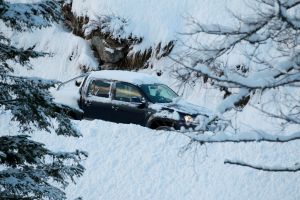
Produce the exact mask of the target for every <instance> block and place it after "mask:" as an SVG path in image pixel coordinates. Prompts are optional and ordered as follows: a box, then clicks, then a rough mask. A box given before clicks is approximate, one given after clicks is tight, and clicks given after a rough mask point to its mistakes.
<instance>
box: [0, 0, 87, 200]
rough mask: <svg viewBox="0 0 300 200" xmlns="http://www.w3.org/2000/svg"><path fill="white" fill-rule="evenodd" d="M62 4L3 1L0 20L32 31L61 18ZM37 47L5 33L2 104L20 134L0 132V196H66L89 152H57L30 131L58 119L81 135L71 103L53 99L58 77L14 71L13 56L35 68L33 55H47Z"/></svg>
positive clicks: (0, 56)
mask: <svg viewBox="0 0 300 200" xmlns="http://www.w3.org/2000/svg"><path fill="white" fill-rule="evenodd" d="M59 8H60V7H59V5H58V4H57V3H56V2H55V1H41V2H40V3H35V4H22V3H16V4H11V3H7V2H5V1H3V0H0V20H2V21H3V22H4V23H5V24H6V26H9V27H11V28H12V29H14V30H16V31H27V30H28V31H29V30H30V29H31V28H33V27H38V28H41V27H45V26H49V25H51V23H52V22H58V21H59V20H60V19H61V14H60V9H59ZM33 49H34V47H32V48H28V49H22V48H17V47H14V46H12V45H11V44H10V40H9V39H8V38H6V37H5V36H4V34H3V33H1V32H0V91H1V93H0V109H1V110H6V111H10V112H11V114H12V116H13V117H12V120H15V121H17V122H19V124H20V129H19V134H20V133H21V135H15V136H8V133H1V135H2V136H1V137H0V164H2V169H3V170H2V171H0V199H65V198H66V195H65V193H64V191H63V189H64V188H65V187H66V186H67V185H68V183H69V181H73V182H74V180H75V177H79V176H81V175H82V174H83V172H84V167H83V166H82V165H81V164H80V161H81V160H82V158H85V157H87V153H86V152H83V151H76V152H58V153H56V152H52V151H50V150H49V149H47V148H46V147H45V146H44V145H43V144H41V143H38V142H35V141H33V140H31V139H30V137H29V136H28V135H25V134H27V133H32V132H34V131H38V130H44V131H47V132H51V130H53V129H54V124H57V126H55V127H56V129H55V132H56V133H57V134H58V135H65V136H74V137H79V136H81V135H80V133H79V132H78V131H77V130H76V129H75V128H74V127H73V126H72V123H71V121H70V119H69V118H68V116H67V112H68V111H69V110H70V108H68V107H65V106H62V105H58V104H56V103H54V102H53V98H52V97H51V95H50V93H49V91H48V89H49V88H50V87H51V86H54V84H55V83H56V82H55V81H52V80H42V79H38V78H26V77H19V76H15V75H14V74H13V72H14V69H13V65H12V64H9V63H8V61H10V63H19V64H21V65H23V66H24V67H27V68H30V59H33V58H36V57H40V56H45V55H47V54H46V53H43V52H36V51H34V50H33Z"/></svg>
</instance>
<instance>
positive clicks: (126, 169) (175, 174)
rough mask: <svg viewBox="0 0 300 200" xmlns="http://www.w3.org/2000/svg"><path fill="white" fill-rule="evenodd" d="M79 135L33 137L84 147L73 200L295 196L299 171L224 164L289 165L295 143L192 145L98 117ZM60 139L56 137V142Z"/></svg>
mask: <svg viewBox="0 0 300 200" xmlns="http://www.w3.org/2000/svg"><path fill="white" fill-rule="evenodd" d="M78 127H79V129H80V130H81V131H82V133H83V138H81V139H79V140H78V139H70V138H65V137H58V136H54V135H40V134H38V135H35V136H34V139H37V140H38V141H42V142H45V143H46V144H47V146H49V147H50V148H51V149H55V150H68V149H69V150H70V149H71V150H74V149H84V150H86V151H88V152H89V158H88V159H87V160H86V161H84V166H85V167H86V172H85V174H84V176H83V177H82V178H80V179H79V180H78V182H77V185H70V186H69V187H68V188H67V194H68V197H69V198H70V199H74V198H75V197H78V196H82V197H84V199H90V200H97V199H110V200H112V199H114V200H121V199H127V200H137V199H149V200H150V199H157V200H166V199H178V200H193V199H195V200H197V199H208V200H215V199H228V200H229V199H230V200H240V199H249V200H250V199H251V200H280V199H284V200H296V199H299V198H300V193H299V185H300V176H299V174H298V173H270V172H261V171H256V170H253V169H249V168H243V167H235V166H230V165H224V164H223V162H224V160H225V159H233V160H236V159H237V160H238V159H241V160H244V161H246V162H251V163H254V164H265V165H271V166H272V165H275V166H291V165H293V164H294V161H295V160H297V159H298V158H299V154H300V150H299V148H297V147H298V146H299V142H292V143H290V144H279V145H278V144H270V143H269V144H268V143H260V144H247V145H245V144H210V145H203V146H200V145H193V146H191V149H187V150H185V147H186V145H187V144H188V143H189V139H187V138H186V137H185V136H183V135H181V134H179V133H175V132H159V131H154V130H150V129H147V128H144V127H140V126H136V125H125V124H114V123H110V122H104V121H99V120H94V121H81V122H78ZM58 141H59V142H58Z"/></svg>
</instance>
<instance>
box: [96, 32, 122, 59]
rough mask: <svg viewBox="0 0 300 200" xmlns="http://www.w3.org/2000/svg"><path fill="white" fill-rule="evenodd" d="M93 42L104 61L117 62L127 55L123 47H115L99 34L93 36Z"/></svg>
mask: <svg viewBox="0 0 300 200" xmlns="http://www.w3.org/2000/svg"><path fill="white" fill-rule="evenodd" d="M91 44H92V46H93V47H95V48H96V50H97V54H98V57H99V58H100V59H101V60H102V61H103V62H104V63H117V62H119V61H120V60H121V59H123V58H124V57H125V55H124V52H123V48H122V47H120V48H113V47H111V46H109V44H108V43H107V42H106V41H105V40H104V39H102V38H100V37H99V36H94V37H92V39H91Z"/></svg>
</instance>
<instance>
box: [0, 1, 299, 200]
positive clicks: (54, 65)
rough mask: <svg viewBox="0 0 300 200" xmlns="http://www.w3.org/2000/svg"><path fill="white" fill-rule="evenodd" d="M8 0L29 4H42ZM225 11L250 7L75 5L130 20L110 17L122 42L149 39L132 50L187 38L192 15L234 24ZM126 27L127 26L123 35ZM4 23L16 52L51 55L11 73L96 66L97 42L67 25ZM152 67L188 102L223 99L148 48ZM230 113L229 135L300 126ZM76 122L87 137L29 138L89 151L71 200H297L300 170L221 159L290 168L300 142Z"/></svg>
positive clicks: (87, 12)
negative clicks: (210, 139)
mask: <svg viewBox="0 0 300 200" xmlns="http://www.w3.org/2000/svg"><path fill="white" fill-rule="evenodd" d="M9 2H11V3H16V2H21V3H24V2H25V3H32V2H39V0H10V1H9ZM66 2H69V1H66ZM228 9H230V10H233V11H238V12H239V13H240V14H241V15H247V13H248V14H249V13H250V12H251V11H249V10H248V9H246V7H245V3H244V2H242V1H240V0H233V1H232V0H222V1H220V0H182V1H170V0H150V1H147V2H146V1H145V2H143V1H139V0H109V1H107V0H84V1H83V0H73V4H72V12H73V13H74V15H75V16H88V17H89V18H90V20H97V17H101V16H114V17H121V18H124V19H125V20H126V21H125V22H124V21H119V20H118V19H119V18H113V19H115V21H112V23H111V27H110V31H111V32H113V33H114V34H115V35H114V36H115V37H116V38H118V39H122V38H128V37H131V36H135V37H141V38H143V40H142V42H141V43H138V44H135V45H133V48H132V49H130V52H129V54H131V53H132V54H134V53H135V52H138V51H139V50H142V51H143V50H145V49H147V48H153V49H155V47H156V46H157V45H158V44H159V43H161V44H162V45H167V44H168V43H169V42H170V41H184V40H185V39H184V37H182V35H180V34H179V33H183V32H186V31H190V30H192V27H191V26H189V21H188V19H189V18H190V17H194V18H196V19H197V20H199V21H200V22H201V23H205V24H210V23H221V24H222V25H230V24H232V23H234V22H235V21H234V20H233V16H232V15H231V14H230V13H229V12H228ZM122 23H125V24H126V26H124V28H122V32H118V30H120V26H122V25H123V24H122ZM0 27H1V32H3V34H4V35H5V36H6V37H8V38H10V39H11V43H12V44H13V45H15V46H17V47H20V48H29V47H32V46H34V50H36V51H43V52H47V53H49V55H46V56H45V57H39V58H36V59H31V60H30V63H31V67H32V69H29V70H28V69H26V68H23V67H21V66H19V65H16V69H15V71H14V74H15V75H20V76H26V77H39V78H44V79H50V80H57V81H66V80H69V79H71V78H73V77H74V76H76V75H80V74H81V73H82V72H83V71H91V70H98V69H99V63H98V60H97V58H96V56H95V54H94V52H93V49H92V48H91V46H92V45H91V43H92V42H91V40H90V39H86V38H84V37H80V36H78V35H75V34H73V33H72V32H71V31H70V30H69V29H68V28H67V27H66V26H65V24H63V23H59V24H57V23H53V25H52V26H51V27H46V28H42V29H38V28H36V29H33V30H32V31H26V32H17V31H15V30H12V29H10V28H9V27H7V26H6V25H5V24H4V23H3V22H2V21H1V22H0ZM87 27H88V26H87ZM86 31H88V29H86ZM207 39H208V38H207ZM186 42H187V43H188V42H190V41H186ZM177 44H178V45H177ZM181 51H182V46H180V45H179V42H178V43H176V44H175V47H174V49H173V51H172V54H171V55H172V56H173V55H177V54H178V53H180V52H181ZM238 59H240V58H237V60H238ZM149 63H151V66H152V68H150V67H149V68H146V69H140V70H139V71H140V72H141V73H147V74H151V75H154V76H156V74H157V72H162V75H161V76H159V77H157V78H158V79H160V80H161V81H162V82H164V83H166V84H167V85H169V86H170V87H171V88H172V89H174V90H175V91H177V92H178V93H179V94H180V95H182V96H183V97H184V98H186V99H187V100H188V101H190V102H192V103H195V104H197V105H200V106H203V107H206V108H209V109H211V110H216V109H217V107H218V105H219V102H220V101H221V100H222V97H223V94H222V93H220V92H219V90H217V89H216V88H214V87H212V86H210V85H208V84H203V83H202V82H196V83H195V84H194V85H190V86H188V87H186V88H185V90H184V89H183V87H180V86H182V85H181V83H180V82H179V80H178V79H176V77H175V76H174V73H173V70H174V69H175V68H176V65H175V64H174V61H172V60H171V59H169V58H168V57H162V58H160V59H158V58H157V57H155V56H154V55H153V54H152V55H151V57H150V59H149ZM10 65H15V63H13V62H11V63H10ZM100 67H101V65H100ZM72 84H73V83H72ZM73 89H74V87H73V86H70V85H69V87H68V86H67V87H66V90H65V93H64V92H60V93H56V95H57V96H56V97H59V98H61V97H63V98H62V100H60V103H64V102H63V101H65V102H66V103H67V102H68V100H65V99H64V96H63V95H64V94H65V95H66V96H67V97H68V95H69V94H68V90H69V92H70V90H71V93H72V90H73ZM51 91H52V92H53V91H54V89H51ZM54 92H55V91H54ZM73 94H74V93H73ZM274 94H275V95H276V91H275V92H274V91H273V92H270V94H268V96H267V97H268V98H265V99H260V98H259V97H256V98H254V99H253V100H252V102H251V103H257V102H258V103H264V102H267V101H269V100H270V99H272V98H273V95H274ZM73 100H74V99H73ZM1 113H2V114H1V115H0V132H2V131H4V130H5V131H6V130H9V133H11V135H14V134H15V133H14V131H15V130H16V129H17V127H18V124H17V123H15V122H12V121H11V120H10V119H11V115H10V112H8V111H4V110H3V111H2V110H1ZM232 116H234V117H233V118H234V120H233V122H232V123H233V124H232V128H231V129H230V131H231V133H233V134H234V133H235V131H244V132H251V131H256V130H263V131H264V132H270V133H272V134H277V135H280V134H281V135H286V134H288V133H290V132H299V126H290V127H288V128H287V129H285V130H282V124H281V121H280V120H279V119H274V118H269V117H267V116H266V115H265V114H263V113H261V112H258V110H257V109H256V108H254V107H251V106H248V107H245V109H244V110H243V112H239V111H238V110H235V111H232V112H230V113H228V114H227V116H225V117H232ZM73 123H74V124H75V126H76V127H77V128H78V130H79V131H80V132H81V133H82V135H83V137H81V138H79V139H78V138H68V137H63V136H57V135H55V134H48V133H45V132H43V131H39V132H37V133H34V134H33V139H35V140H36V141H40V142H42V143H45V144H46V146H47V147H49V148H50V149H51V150H55V151H72V150H76V149H81V150H85V151H87V152H88V153H89V157H88V158H87V159H86V160H84V161H83V166H84V167H85V168H86V171H85V173H84V175H83V177H81V178H79V179H77V180H76V182H77V184H70V185H69V186H68V187H67V188H66V193H67V197H68V199H75V198H77V197H83V199H88V200H97V199H105V200H106V199H107V200H108V199H109V200H121V199H128V200H138V199H149V200H150V199H157V200H165V199H178V200H193V199H195V200H196V199H207V200H215V199H224V200H233V199H234V200H235V199H236V200H239V199H249V200H281V199H284V200H296V199H300V190H299V189H300V172H295V173H289V172H281V173H278V172H264V171H258V170H254V169H250V168H247V167H240V166H234V165H228V164H224V161H225V160H226V159H229V160H242V161H244V162H247V163H249V162H250V163H253V164H255V165H258V166H260V165H266V166H275V167H286V166H288V167H293V166H295V163H298V164H299V158H300V148H299V145H300V141H299V140H296V141H292V142H288V143H282V144H281V143H279V144H278V143H268V142H260V143H238V144H235V143H218V144H203V145H200V144H195V143H194V144H192V145H190V146H189V143H190V138H188V137H187V136H185V135H184V134H182V133H179V132H166V131H155V130H151V129H148V128H145V127H141V126H138V125H133V124H129V125H126V124H116V123H112V122H105V121H101V120H82V121H75V120H74V121H73Z"/></svg>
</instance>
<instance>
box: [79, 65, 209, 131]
mask: <svg viewBox="0 0 300 200" xmlns="http://www.w3.org/2000/svg"><path fill="white" fill-rule="evenodd" d="M78 104H79V107H80V108H81V109H82V111H83V116H82V117H83V118H90V119H102V120H107V121H112V122H116V123H126V124H129V123H133V124H139V125H142V126H146V127H149V128H152V129H176V130H178V129H181V128H183V127H184V128H195V127H196V126H198V125H199V124H201V122H202V121H203V120H205V119H207V117H208V114H209V113H208V111H207V110H205V109H203V108H201V107H199V106H195V105H193V104H190V103H187V102H186V101H184V100H183V99H182V98H180V97H179V96H178V95H177V94H176V93H175V92H174V91H173V90H171V89H170V88H169V87H168V86H166V85H164V84H163V83H161V82H160V81H159V80H158V79H157V78H156V77H153V76H150V75H147V74H143V73H137V72H128V71H119V70H103V71H97V72H91V73H89V74H88V75H87V76H86V77H85V78H84V80H83V81H82V83H81V85H80V99H79V100H78Z"/></svg>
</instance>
